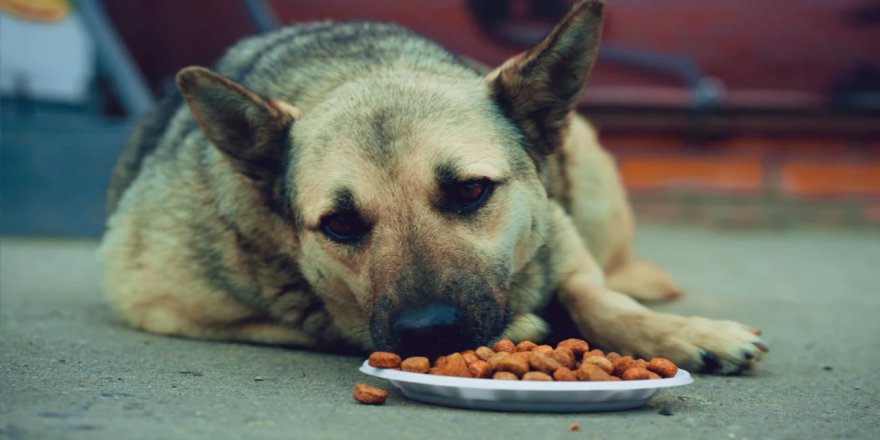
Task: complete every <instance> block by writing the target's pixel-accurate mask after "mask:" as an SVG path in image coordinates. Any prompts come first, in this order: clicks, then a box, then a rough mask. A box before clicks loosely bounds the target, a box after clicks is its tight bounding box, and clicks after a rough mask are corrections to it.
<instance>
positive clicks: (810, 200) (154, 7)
mask: <svg viewBox="0 0 880 440" xmlns="http://www.w3.org/2000/svg"><path fill="white" fill-rule="evenodd" d="M572 3H573V2H572V1H569V0H407V1H405V2H402V1H392V0H373V1H356V0H186V1H180V0H104V1H99V0H82V1H73V2H69V1H65V0H0V92H2V107H0V109H2V114H0V118H2V119H0V234H5V235H67V236H96V235H98V234H100V232H101V230H102V224H103V212H104V192H105V189H106V185H107V182H108V177H109V173H110V169H111V167H112V164H113V162H114V160H115V158H116V156H117V154H118V151H119V149H120V148H121V146H122V144H123V142H124V139H125V137H126V136H127V134H128V133H129V131H130V130H131V129H132V124H133V123H134V122H135V121H136V120H137V119H138V118H139V117H140V116H141V115H143V113H144V112H146V111H148V110H149V109H150V108H151V106H152V105H153V103H154V102H156V100H158V99H160V98H161V97H162V96H164V95H167V94H169V93H176V91H175V90H174V88H173V76H174V74H175V73H176V72H177V70H179V69H180V68H181V67H184V66H187V65H192V64H198V65H211V64H212V63H213V62H214V61H215V60H216V59H217V58H218V57H219V56H220V55H221V54H222V53H223V52H224V50H225V49H226V48H227V47H229V46H230V45H231V44H233V43H234V42H235V41H237V40H239V39H241V38H242V37H245V36H248V35H252V34H256V33H263V32H269V31H271V30H272V29H275V28H277V27H279V26H284V25H288V24H294V23H298V22H303V21H309V20H325V19H332V20H340V21H341V20H353V19H373V20H382V21H392V22H396V23H400V24H403V25H406V26H409V27H411V28H413V29H415V30H417V31H418V32H420V33H422V34H424V35H426V36H428V37H430V38H433V39H435V40H437V41H439V42H440V43H441V44H443V45H445V46H446V47H447V48H449V49H450V50H452V51H454V52H457V53H461V54H463V55H466V56H469V57H471V58H473V59H476V60H478V61H480V62H483V63H487V64H490V65H495V64H498V63H500V62H502V61H503V60H504V59H506V58H507V57H509V56H511V55H513V54H515V53H517V52H519V51H521V50H523V49H525V48H527V47H529V45H531V44H533V43H534V42H536V41H537V40H538V39H540V38H541V36H543V35H544V34H545V33H546V32H547V31H548V30H549V29H550V27H551V26H552V24H553V23H555V22H556V21H557V20H559V19H560V18H561V17H562V16H563V15H564V14H565V12H566V11H567V9H568V8H569V7H570V5H571V4H572ZM606 11H607V15H606V25H605V29H604V42H603V46H602V49H601V53H600V58H599V61H598V63H597V66H596V68H595V70H594V73H593V75H592V77H591V79H590V83H589V86H588V88H587V93H586V94H585V96H584V98H583V101H582V102H581V111H582V112H583V113H585V114H586V115H587V116H588V117H590V118H591V120H592V121H593V122H594V123H595V124H596V125H597V126H598V128H599V130H600V133H601V138H602V141H603V143H604V145H605V146H606V147H607V148H608V149H609V150H611V151H612V152H613V153H614V155H615V156H616V157H617V158H618V161H619V166H620V169H621V172H622V174H623V178H624V181H625V183H626V185H627V186H628V188H629V189H630V191H631V195H632V199H633V201H634V203H635V206H636V210H637V211H638V214H639V215H640V216H641V217H642V218H646V219H649V220H652V221H669V222H677V223H680V222H687V223H701V224H710V225H721V226H735V227H753V226H761V227H764V226H770V227H776V228H792V227H799V226H805V225H806V226H812V225H841V226H847V227H851V226H870V225H880V1H876V0H835V1H828V0H764V1H760V2H755V1H752V2H731V1H729V0H702V1H699V2H694V1H690V0H652V1H649V0H608V7H607V9H606Z"/></svg>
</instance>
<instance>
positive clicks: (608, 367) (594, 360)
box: [581, 356, 614, 374]
mask: <svg viewBox="0 0 880 440" xmlns="http://www.w3.org/2000/svg"><path fill="white" fill-rule="evenodd" d="M583 364H593V365H595V366H597V367H599V368H601V369H602V370H604V371H605V372H606V373H608V374H611V373H613V372H614V365H612V364H611V361H609V360H608V359H606V358H604V357H600V356H587V357H585V358H584V360H583V361H581V365H583Z"/></svg>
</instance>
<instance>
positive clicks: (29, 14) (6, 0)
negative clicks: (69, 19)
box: [0, 0, 70, 22]
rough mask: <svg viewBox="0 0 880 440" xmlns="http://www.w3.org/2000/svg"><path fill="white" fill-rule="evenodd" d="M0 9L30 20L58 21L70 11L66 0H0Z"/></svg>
mask: <svg viewBox="0 0 880 440" xmlns="http://www.w3.org/2000/svg"><path fill="white" fill-rule="evenodd" d="M0 11H2V12H5V13H7V14H10V15H14V16H16V17H19V18H23V19H25V20H31V21H43V22H51V21H59V20H61V19H62V18H64V17H66V16H67V14H69V13H70V3H69V2H68V1H67V0H0Z"/></svg>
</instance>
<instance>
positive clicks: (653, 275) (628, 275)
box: [607, 257, 682, 302]
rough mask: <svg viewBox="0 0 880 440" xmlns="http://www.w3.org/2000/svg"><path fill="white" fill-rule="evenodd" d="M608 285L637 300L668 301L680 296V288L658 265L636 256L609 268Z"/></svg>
mask: <svg viewBox="0 0 880 440" xmlns="http://www.w3.org/2000/svg"><path fill="white" fill-rule="evenodd" d="M607 277H608V283H607V284H608V287H609V288H611V289H612V290H616V291H618V292H623V293H625V294H627V295H629V296H631V297H633V298H635V299H637V300H639V301H648V302H650V301H668V300H673V299H677V298H680V297H681V296H682V291H681V288H679V287H678V285H677V284H676V283H675V281H673V280H672V277H670V276H669V275H668V274H667V273H666V272H665V271H664V270H663V269H662V268H661V267H660V266H658V265H656V264H654V263H652V262H650V261H646V260H642V259H640V258H638V257H634V258H632V259H631V260H630V261H628V262H626V263H624V264H623V265H622V266H619V267H616V268H614V269H613V270H611V271H610V272H609V273H608V275H607Z"/></svg>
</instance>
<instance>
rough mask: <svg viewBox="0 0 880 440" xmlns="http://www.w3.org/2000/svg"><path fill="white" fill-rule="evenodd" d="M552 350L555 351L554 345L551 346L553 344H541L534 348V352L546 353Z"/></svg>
mask: <svg viewBox="0 0 880 440" xmlns="http://www.w3.org/2000/svg"><path fill="white" fill-rule="evenodd" d="M551 351H553V347H551V346H549V345H539V346H537V347H535V348H533V349H532V353H544V354H548V353H550V352H551Z"/></svg>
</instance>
